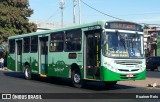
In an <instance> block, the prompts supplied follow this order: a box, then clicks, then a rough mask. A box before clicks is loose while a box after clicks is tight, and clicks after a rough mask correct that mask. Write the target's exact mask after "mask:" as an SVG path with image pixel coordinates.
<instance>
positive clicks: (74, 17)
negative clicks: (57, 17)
mask: <svg viewBox="0 0 160 102" xmlns="http://www.w3.org/2000/svg"><path fill="white" fill-rule="evenodd" d="M76 5H77V4H76V0H73V23H74V24H75V23H76Z"/></svg>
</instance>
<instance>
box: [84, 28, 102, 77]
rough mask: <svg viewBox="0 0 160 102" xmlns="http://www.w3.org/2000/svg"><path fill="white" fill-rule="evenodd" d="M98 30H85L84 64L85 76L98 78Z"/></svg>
mask: <svg viewBox="0 0 160 102" xmlns="http://www.w3.org/2000/svg"><path fill="white" fill-rule="evenodd" d="M100 34H101V31H100V30H93V31H86V32H85V43H84V44H85V45H84V46H85V47H84V66H85V78H91V79H99V78H100V44H101V42H100Z"/></svg>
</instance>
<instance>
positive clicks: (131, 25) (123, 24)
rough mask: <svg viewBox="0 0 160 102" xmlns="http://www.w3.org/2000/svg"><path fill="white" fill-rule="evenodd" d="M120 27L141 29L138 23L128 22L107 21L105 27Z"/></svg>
mask: <svg viewBox="0 0 160 102" xmlns="http://www.w3.org/2000/svg"><path fill="white" fill-rule="evenodd" d="M107 28H109V29H122V30H135V31H141V30H142V27H141V26H140V25H138V24H134V23H129V22H107V23H106V29H107Z"/></svg>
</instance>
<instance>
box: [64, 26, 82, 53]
mask: <svg viewBox="0 0 160 102" xmlns="http://www.w3.org/2000/svg"><path fill="white" fill-rule="evenodd" d="M81 42H82V34H81V30H80V29H76V30H71V31H67V32H66V39H65V45H66V48H65V51H80V50H81Z"/></svg>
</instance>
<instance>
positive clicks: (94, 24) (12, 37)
mask: <svg viewBox="0 0 160 102" xmlns="http://www.w3.org/2000/svg"><path fill="white" fill-rule="evenodd" d="M106 22H129V23H135V22H130V21H106V20H103V21H96V22H92V23H85V24H77V25H72V26H67V27H59V28H55V29H52V30H46V31H41V32H32V33H27V34H22V35H15V36H10V37H8V39H16V38H23V37H27V36H34V35H43V34H50V33H53V32H58V31H63V30H69V29H78V28H85V27H89V26H97V25H100V26H102V25H105V23H106ZM135 24H138V23H135ZM139 25H140V24H139ZM102 28H103V27H102Z"/></svg>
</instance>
